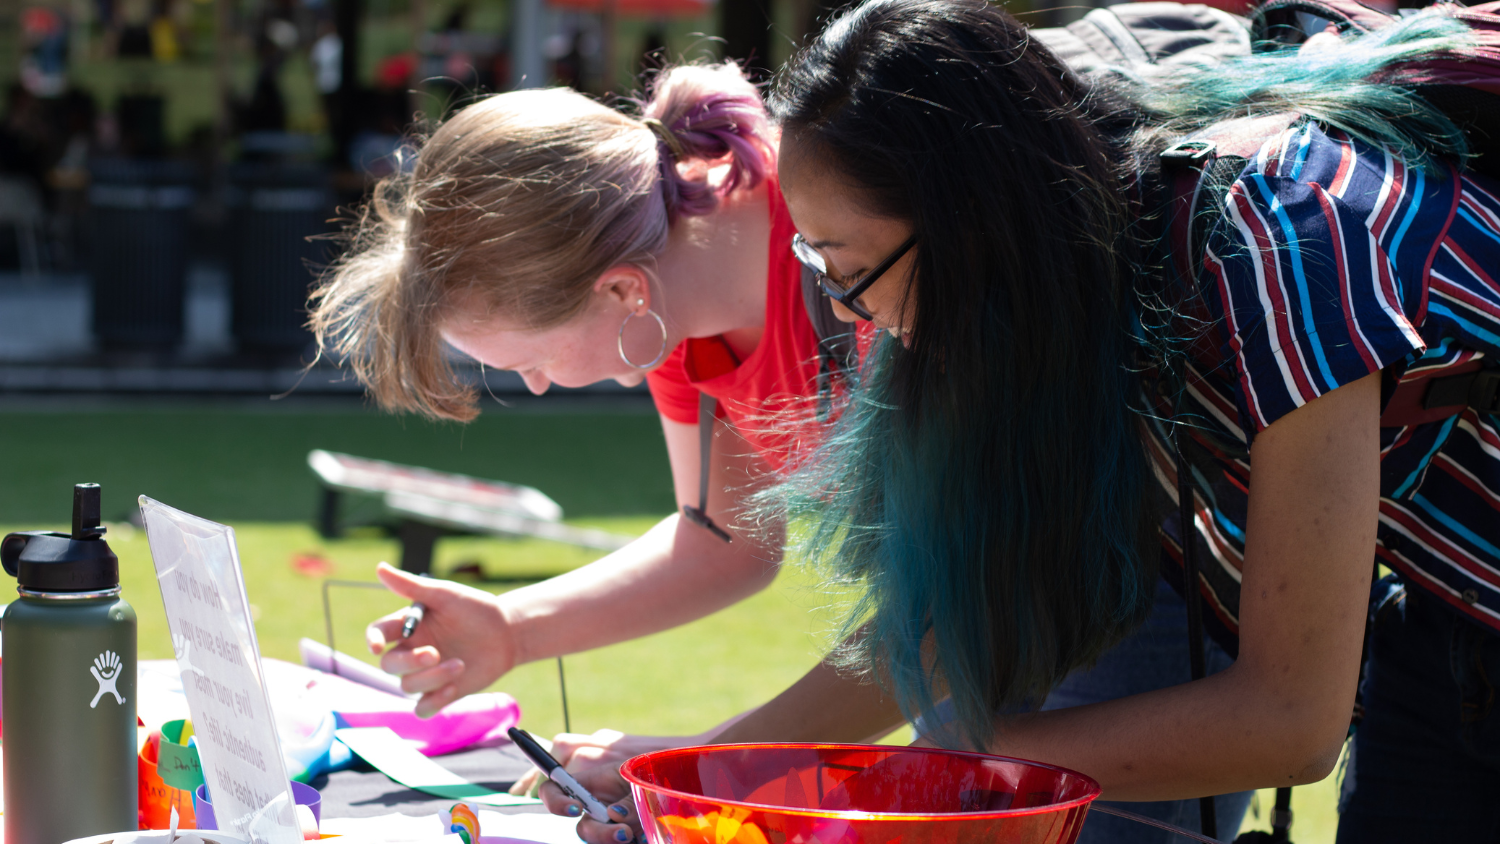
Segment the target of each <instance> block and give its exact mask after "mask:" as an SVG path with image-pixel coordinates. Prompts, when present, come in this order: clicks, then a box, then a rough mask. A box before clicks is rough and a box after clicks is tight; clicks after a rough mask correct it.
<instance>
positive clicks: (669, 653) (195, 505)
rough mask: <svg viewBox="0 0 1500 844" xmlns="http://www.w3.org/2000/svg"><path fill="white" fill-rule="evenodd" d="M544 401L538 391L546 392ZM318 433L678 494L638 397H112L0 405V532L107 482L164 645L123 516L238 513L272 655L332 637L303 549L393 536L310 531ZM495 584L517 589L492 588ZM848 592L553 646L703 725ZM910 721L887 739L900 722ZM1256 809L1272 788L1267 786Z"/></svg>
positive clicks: (822, 638)
mask: <svg viewBox="0 0 1500 844" xmlns="http://www.w3.org/2000/svg"><path fill="white" fill-rule="evenodd" d="M549 408H550V409H549ZM310 448H328V449H333V450H342V451H348V452H351V453H354V454H359V455H362V456H369V457H379V458H383V459H388V460H395V461H398V462H409V463H416V464H420V465H428V466H432V467H434V468H440V469H446V470H450V471H464V472H469V473H471V474H475V475H479V476H481V477H491V478H498V479H503V480H509V481H515V482H520V483H528V484H531V485H535V486H537V487H538V488H540V489H542V490H543V491H545V492H547V493H548V494H549V495H551V496H552V497H554V498H555V499H557V500H558V502H559V503H561V504H562V505H563V507H564V508H565V510H566V512H567V513H568V516H569V521H570V522H572V523H575V524H581V525H588V526H592V527H600V528H604V529H608V530H613V531H618V532H621V533H631V534H635V533H640V532H642V531H644V530H645V529H646V528H648V527H649V526H650V525H651V524H652V523H653V522H654V521H655V520H656V519H658V518H660V516H661V514H664V513H667V512H670V510H671V508H672V495H671V488H670V480H669V477H668V474H667V467H666V459H665V454H664V448H663V446H662V440H661V433H660V428H659V426H658V424H657V422H656V419H655V417H654V415H653V414H651V413H650V412H649V411H645V412H643V411H642V410H641V409H639V408H637V409H630V410H623V411H622V410H619V409H608V408H599V407H597V406H588V407H580V406H577V405H568V404H566V403H563V404H553V405H529V404H528V405H523V406H521V407H519V408H515V409H510V410H500V411H490V412H487V413H486V414H485V415H484V416H482V417H481V418H480V420H478V421H477V422H476V423H474V424H473V425H471V426H469V427H467V428H461V427H458V426H445V425H432V424H429V423H425V422H419V421H416V420H412V419H404V420H403V419H397V418H392V417H388V416H383V415H379V414H375V413H372V412H370V411H367V410H365V409H362V408H359V407H358V406H307V405H292V406H290V407H286V408H278V409H274V410H272V409H261V408H247V407H245V406H244V405H243V404H240V403H235V404H230V405H210V406H204V405H177V404H170V405H160V406H139V407H126V408H123V409H112V408H110V407H108V406H103V405H93V406H89V405H80V406H78V407H66V408H58V407H32V408H30V409H5V408H0V478H3V481H0V525H3V527H0V530H3V531H10V530H19V529H36V528H49V527H50V528H53V529H58V528H60V527H61V526H62V524H63V523H64V521H65V520H66V518H67V515H68V513H67V508H68V507H69V504H70V501H71V497H70V492H69V487H70V485H71V484H72V483H74V482H77V481H98V482H100V483H102V484H103V485H104V494H105V514H106V516H107V517H108V518H109V519H111V520H112V524H111V530H110V534H109V538H110V542H111V546H112V547H113V548H114V549H115V551H116V553H117V554H119V557H120V564H121V572H122V580H123V582H124V586H125V596H126V598H127V599H128V600H129V601H130V602H131V603H132V604H133V605H134V606H135V608H136V610H137V613H138V615H139V617H140V654H141V658H143V659H161V658H169V657H170V656H171V646H170V643H169V640H168V636H167V629H166V620H165V617H164V616H163V614H162V609H161V597H160V593H159V592H158V590H157V586H156V583H155V578H154V572H153V568H152V565H151V559H150V555H149V551H148V548H147V545H146V540H145V535H144V532H142V531H139V530H136V529H134V528H132V527H131V526H130V525H129V524H128V523H126V522H124V517H125V516H126V515H127V514H128V513H129V511H130V509H131V507H132V506H133V501H134V497H135V495H137V494H140V493H146V494H149V495H151V496H152V497H154V498H157V499H159V500H161V501H164V502H166V503H168V504H171V505H173V506H177V507H180V508H182V509H185V510H188V511H190V512H194V513H197V514H199V515H202V516H205V517H207V518H211V519H215V520H218V521H223V522H225V523H228V524H230V525H232V526H234V528H235V531H236V537H237V540H238V546H239V551H240V558H241V561H242V565H243V568H244V574H245V583H246V592H247V594H248V595H249V598H250V601H251V603H252V605H253V606H254V612H255V614H256V616H257V621H256V629H257V634H258V637H259V641H260V647H261V651H262V653H263V654H264V655H265V656H267V657H274V658H277V659H286V660H291V661H296V660H297V658H298V656H297V640H298V639H299V638H301V637H304V636H306V637H309V638H313V639H317V640H319V641H322V640H324V638H325V633H324V618H323V606H322V590H321V588H320V587H321V581H320V580H318V579H314V578H310V577H306V576H304V575H301V574H298V573H297V572H296V571H295V570H294V568H293V567H292V565H291V560H292V559H293V557H295V556H297V555H303V554H317V555H319V556H321V557H323V558H325V559H327V560H328V561H329V562H331V563H332V565H333V572H332V574H331V577H332V578H335V579H341V580H357V581H366V582H369V581H373V579H374V575H373V572H374V568H375V564H376V563H377V562H378V561H380V560H391V561H394V560H395V559H396V558H397V556H398V553H399V550H398V546H397V544H396V543H395V542H394V541H393V540H391V539H389V538H386V537H385V536H383V535H381V534H380V533H379V532H378V531H375V530H370V529H366V530H356V531H354V532H352V533H351V535H350V536H348V537H347V538H343V539H338V540H333V541H328V540H324V539H322V538H320V537H319V536H318V535H317V534H316V533H315V532H314V531H313V530H312V528H311V527H310V525H309V524H308V523H309V521H310V519H311V516H312V514H313V511H314V508H315V506H316V503H317V500H318V498H317V489H316V486H315V483H314V480H313V478H312V476H311V474H310V472H309V471H308V470H307V468H306V464H305V462H304V459H305V455H306V452H307V450H308V449H310ZM596 556H598V555H597V552H590V551H585V550H583V549H576V548H571V547H567V546H562V545H558V544H555V543H547V542H542V541H538V540H505V539H490V538H454V539H447V540H444V541H443V542H441V543H440V544H439V546H438V553H437V559H436V564H435V565H436V570H437V572H438V573H439V574H440V575H441V574H442V573H443V572H445V571H448V570H451V569H452V568H453V567H454V566H456V565H459V564H463V563H471V562H477V563H478V564H479V565H480V566H481V568H482V569H483V570H484V572H485V574H486V575H488V576H490V577H494V578H506V577H518V576H541V575H546V574H550V573H556V572H561V571H566V570H568V569H571V568H574V567H576V566H579V565H582V564H584V563H587V562H589V561H590V560H592V559H594V558H595V557H596ZM489 588H492V589H494V590H497V591H498V590H499V589H502V588H510V587H509V586H508V585H507V586H491V587H489ZM402 605H403V602H402V601H400V600H399V599H396V598H395V597H394V596H392V595H390V594H388V593H385V592H382V591H376V590H368V589H359V588H343V587H340V588H334V589H333V590H332V591H331V606H332V611H333V612H332V620H333V630H334V638H335V642H336V644H337V645H338V647H339V648H340V650H343V651H345V652H347V653H353V654H356V655H358V656H360V657H362V658H366V659H369V656H368V654H366V653H364V651H363V647H362V642H363V629H364V626H365V624H366V623H367V622H368V621H370V620H371V619H373V618H376V617H377V616H379V615H382V614H385V613H388V612H391V611H393V610H396V609H398V608H400V607H401V606H402ZM839 606H841V599H840V596H838V595H834V594H829V593H825V592H823V591H822V590H820V589H819V588H818V586H817V583H816V581H814V580H812V579H810V577H809V576H808V575H807V574H806V573H804V572H802V571H800V570H798V569H797V568H795V567H788V569H787V570H786V571H785V572H784V573H783V575H782V576H781V577H780V578H779V579H778V580H777V581H776V583H775V584H774V585H773V586H772V587H771V588H770V589H768V590H766V591H765V592H763V593H761V594H760V595H757V596H755V597H753V598H751V599H750V600H747V601H745V602H742V603H741V604H739V605H737V606H734V607H731V608H729V609H727V610H724V611H722V612H719V613H716V614H714V615H711V616H709V617H707V618H704V619H701V620H699V621H697V622H694V623H692V624H689V625H686V626H683V627H680V628H677V629H675V630H671V631H667V632H664V633H660V634H657V635H654V636H649V637H646V638H644V639H639V640H636V641H633V642H627V643H623V644H620V645H615V646H612V647H608V648H602V649H599V650H596V651H590V652H587V653H582V654H577V655H574V656H570V657H568V658H567V659H566V660H565V666H566V671H567V681H568V698H569V704H570V714H571V717H572V727H573V729H574V730H575V731H581V732H591V731H593V730H596V729H600V728H604V727H610V728H615V729H620V730H625V731H629V732H639V733H651V734H679V733H696V732H699V731H701V730H704V729H706V728H708V727H710V726H712V725H714V724H715V723H718V722H719V721H721V720H723V719H724V718H727V717H729V716H730V715H733V714H735V713H736V712H739V711H741V710H743V709H745V708H747V707H749V706H753V705H756V704H758V703H761V702H763V701H765V700H766V699H768V698H769V697H771V696H773V695H774V694H776V693H777V692H779V691H781V690H782V689H783V688H785V687H786V685H787V684H789V683H790V682H792V681H793V680H795V679H796V678H797V677H799V676H801V674H802V673H803V672H804V671H806V670H807V669H808V668H809V667H811V666H812V665H813V664H814V663H815V662H816V661H817V659H818V658H819V656H820V655H821V654H822V652H823V650H824V648H825V647H826V644H827V642H828V636H829V634H830V632H831V629H832V625H833V623H834V622H835V620H836V616H837V612H838V607H839ZM494 688H495V689H496V690H501V691H505V692H508V693H510V694H512V695H514V696H515V697H516V698H517V700H519V701H520V703H521V706H522V711H523V713H524V722H525V724H526V725H527V726H528V727H529V728H531V729H533V730H535V731H537V732H539V733H541V734H543V735H551V734H553V733H556V732H559V731H561V730H562V728H563V716H562V709H561V702H560V699H559V694H558V683H557V667H556V664H555V663H554V662H544V663H534V664H531V665H527V666H522V667H521V668H519V669H517V670H516V671H514V672H512V673H511V674H510V675H508V676H507V677H505V678H503V679H502V680H501V681H500V682H498V683H497V684H495V686H494ZM908 736H909V733H907V732H906V731H903V732H901V733H898V734H897V735H896V736H893V737H892V739H890V740H892V741H901V740H906V739H907V738H908ZM1334 795H1335V788H1334V781H1333V778H1329V779H1328V780H1326V781H1324V782H1323V783H1319V784H1317V785H1315V786H1310V787H1304V788H1299V789H1297V790H1296V792H1295V797H1294V804H1293V808H1294V811H1295V813H1296V825H1295V836H1294V838H1295V840H1296V841H1297V842H1298V844H1325V843H1327V844H1331V842H1332V841H1333V837H1334V836H1333V833H1334V828H1335V826H1336V824H1337V816H1336V814H1335V813H1334V808H1333V807H1334ZM1259 802H1260V807H1261V809H1262V811H1261V812H1260V818H1261V820H1260V821H1259V822H1258V823H1257V822H1256V818H1255V817H1254V815H1252V816H1251V817H1248V818H1247V823H1246V828H1247V829H1248V828H1269V825H1268V823H1266V821H1265V820H1264V818H1265V817H1266V815H1267V813H1268V811H1269V809H1270V806H1271V804H1272V796H1271V794H1270V792H1263V793H1262V794H1261V795H1260V796H1259Z"/></svg>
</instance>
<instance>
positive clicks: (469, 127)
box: [312, 63, 818, 758]
mask: <svg viewBox="0 0 1500 844" xmlns="http://www.w3.org/2000/svg"><path fill="white" fill-rule="evenodd" d="M775 164H776V161H775V145H774V139H773V137H772V136H771V134H770V130H769V128H768V123H767V119H766V113H765V109H764V106H763V105H762V102H761V98H760V95H759V93H758V92H757V91H756V89H755V88H754V87H753V86H752V85H751V84H750V83H749V82H748V81H746V80H745V78H744V76H743V75H742V74H741V72H740V70H739V68H738V67H737V66H735V65H733V64H727V63H726V64H723V65H718V66H713V67H707V66H684V67H677V68H673V69H671V70H668V71H665V72H663V73H662V74H661V75H660V76H658V77H657V81H656V84H655V85H654V87H653V89H652V92H651V94H650V96H649V98H648V99H647V100H646V101H645V102H644V103H642V104H641V105H640V110H639V116H631V115H627V114H625V113H623V112H621V111H617V110H614V109H611V108H607V107H605V106H603V105H600V104H598V103H596V102H594V101H592V100H590V99H588V98H586V97H584V96H582V95H580V94H578V93H575V92H573V91H569V90H565V89H552V90H540V91H519V92H513V93H507V94H500V95H497V96H493V97H489V98H486V99H484V100H481V101H479V102H477V103H475V104H474V105H471V106H469V107H468V108H465V109H464V110H462V111H460V112H459V113H458V114H456V115H455V116H454V117H453V118H452V119H450V120H449V121H448V122H446V123H445V124H443V125H442V126H441V127H439V128H438V129H437V130H436V131H435V132H434V133H433V134H432V136H431V137H430V138H429V139H428V140H427V141H426V142H425V143H424V144H423V145H422V147H421V149H420V151H419V153H418V155H417V159H416V163H415V168H414V170H413V172H412V173H411V174H410V175H409V176H405V177H398V178H397V179H395V180H392V181H388V182H387V183H384V184H382V186H381V187H380V189H379V190H378V191H377V200H376V201H375V202H374V203H372V204H371V206H370V208H369V209H368V210H367V212H366V214H365V217H364V219H363V220H362V221H361V224H360V225H359V226H358V228H357V230H356V232H357V233H356V235H355V240H354V248H353V249H352V250H351V252H350V255H349V256H348V257H347V258H346V259H344V260H343V261H342V262H341V263H340V264H339V265H337V266H336V267H334V268H333V270H332V271H331V272H330V273H329V275H328V276H327V279H326V281H325V282H324V284H323V285H322V286H321V288H320V289H319V290H318V291H317V292H316V293H315V295H314V304H313V317H312V322H313V326H314V329H315V331H316V333H317V336H318V339H319V343H320V344H321V347H322V348H323V349H324V350H325V351H328V352H330V353H333V354H334V355H336V356H337V357H339V358H341V359H342V360H343V361H344V362H345V363H346V364H347V365H348V366H350V367H351V368H352V369H353V371H354V372H355V373H356V374H357V375H358V377H359V378H360V379H361V380H362V381H363V382H364V383H365V384H366V385H367V386H368V387H369V389H370V391H371V393H372V394H373V395H374V397H375V398H376V399H377V400H378V402H379V403H380V404H381V405H382V406H384V407H386V408H388V409H395V410H406V411H415V412H419V413H422V414H425V415H427V416H430V417H434V418H439V419H454V420H468V419H471V418H473V417H474V416H475V415H476V414H477V412H478V411H477V408H476V406H475V399H476V396H475V392H474V390H473V388H472V387H470V386H468V385H466V384H465V383H463V382H462V381H461V380H459V379H458V378H457V377H456V376H455V373H454V371H453V370H452V368H451V367H450V365H449V363H448V359H447V357H446V356H445V350H446V348H447V347H449V346H451V347H453V348H456V349H458V350H459V351H461V352H462V353H464V354H466V355H468V356H469V357H471V358H474V359H475V360H478V361H480V362H482V363H484V364H485V365H486V366H489V367H493V368H497V369H509V370H512V371H515V372H517V373H519V374H520V375H521V377H522V378H523V379H525V382H526V385H527V386H528V387H529V388H530V389H531V391H532V392H533V393H536V394H538V395H540V394H541V393H544V392H546V391H547V389H548V388H549V387H550V386H551V385H553V384H558V385H561V386H565V387H577V386H582V385H585V384H589V383H593V382H596V381H602V380H604V379H607V378H613V379H615V380H617V381H619V382H620V383H622V384H625V385H635V384H639V383H641V381H642V380H645V381H647V382H648V384H649V386H650V389H651V393H652V396H653V398H654V400H655V402H656V406H657V409H658V410H659V412H660V414H661V420H662V429H663V432H664V434H665V437H666V444H667V453H668V456H669V458H670V460H671V463H672V477H673V482H674V484H675V488H676V491H677V500H678V502H679V505H680V506H682V507H683V508H684V510H685V511H688V512H689V513H690V514H691V515H693V516H695V517H696V519H697V523H695V521H694V519H692V518H688V517H685V516H684V515H682V514H677V515H672V516H669V517H667V518H666V519H664V520H662V522H661V523H660V524H658V525H656V526H655V527H654V528H652V529H651V530H650V531H649V532H647V533H646V534H645V535H644V536H642V537H641V538H640V539H638V540H637V541H635V542H633V543H631V544H630V545H629V546H627V547H625V548H623V549H621V550H620V551H617V552H615V553H613V554H610V555H609V556H607V557H605V558H603V559H601V560H599V561H598V562H596V563H593V564H592V565H589V566H587V567H585V568H582V569H579V570H576V571H573V572H570V573H568V574H565V575H562V576H559V577H556V578H553V579H551V580H548V581H545V582H543V583H539V584H536V585H533V586H528V587H526V588H523V589H518V590H515V591H512V592H508V593H506V594H504V595H500V596H493V595H490V594H488V593H485V592H481V591H479V590H475V589H470V588H467V587H464V586H460V585H457V584H453V583H447V582H442V581H436V580H419V579H417V578H414V577H412V576H410V575H407V574H405V573H404V572H400V571H397V570H395V569H392V568H391V567H389V566H382V567H381V569H380V572H379V576H380V578H381V579H382V581H383V582H384V583H385V584H386V585H387V586H388V587H389V588H390V589H392V590H393V591H395V592H397V593H399V594H401V595H402V596H404V597H407V598H409V599H412V600H420V601H422V602H423V603H424V604H426V607H427V614H426V618H425V619H424V621H423V624H422V626H421V627H420V628H419V629H418V631H417V633H416V634H415V635H414V636H413V637H412V638H411V639H408V640H405V641H402V640H400V638H399V629H400V626H401V621H400V618H399V616H390V617H387V618H384V619H380V620H378V621H376V622H375V623H373V624H372V625H371V626H370V628H369V634H368V637H369V645H370V647H371V649H372V651H374V652H376V653H380V652H382V651H385V648H386V647H387V646H388V645H389V644H390V643H396V644H395V647H392V648H391V649H390V650H389V651H385V652H384V656H383V658H382V665H383V667H384V668H385V669H386V670H388V671H391V672H393V673H396V674H399V675H402V676H403V685H404V686H405V688H406V689H407V690H408V691H411V692H420V693H421V694H422V697H421V699H420V701H419V703H418V712H419V713H422V714H431V713H433V712H436V711H437V710H438V709H440V708H442V707H443V706H445V705H447V704H449V703H451V702H453V701H454V700H456V699H457V698H459V697H461V696H463V695H466V694H470V693H472V692H476V691H479V690H481V689H483V688H485V687H487V686H489V685H490V684H491V683H492V682H494V681H495V680H496V679H498V678H499V677H501V676H503V675H504V674H506V673H507V672H508V671H510V670H511V669H512V668H514V667H516V666H518V665H521V664H523V663H526V662H530V661H533V660H538V659H544V658H549V657H554V656H558V655H561V654H568V653H574V652H577V651H582V650H587V649H590V648H597V647H601V646H604V645H608V644H612V643H615V642H620V641H624V640H627V639H632V638H635V637H639V636H644V635H647V634H649V633H654V632H657V631H660V630H665V629H667V628H670V627H674V626H676V625H680V624H684V623H686V622H689V621H692V620H693V619H696V618H700V617H702V616H704V615H707V614H709V613H711V612H714V611H716V610H719V609H722V608H724V607H726V606H729V605H730V604H733V603H735V602H737V601H740V600H743V599H745V598H746V597H748V596H750V595H752V594H754V593H756V592H758V591H759V590H761V589H763V588H765V587H766V586H767V585H768V584H769V583H770V582H771V581H772V580H773V579H774V578H775V577H776V573H777V569H778V566H779V563H780V558H781V549H780V545H779V539H778V537H777V536H775V535H774V534H772V535H770V536H769V537H768V536H764V535H761V534H760V533H757V534H756V535H754V536H751V535H741V534H739V533H738V532H736V530H735V528H734V527H733V524H732V521H733V519H732V514H733V513H734V512H735V511H736V510H737V509H738V508H739V506H740V499H741V496H742V495H744V494H746V493H747V492H748V491H749V490H752V489H753V488H754V483H753V481H754V479H755V478H757V477H761V476H764V475H765V474H766V473H767V471H768V470H773V469H775V468H776V467H778V466H779V465H780V464H781V463H782V462H783V461H784V460H785V459H786V457H787V455H788V454H789V453H790V452H791V450H792V449H794V448H795V447H796V444H797V441H798V439H799V435H798V433H797V432H796V430H795V428H796V426H795V425H794V426H791V428H792V429H791V430H789V429H788V427H787V426H786V425H785V421H784V414H782V415H781V416H779V417H778V418H779V420H780V421H779V422H778V426H777V430H775V431H772V430H768V427H767V426H765V425H762V424H760V423H759V422H758V420H761V419H764V418H766V417H768V416H769V415H771V414H773V413H777V414H781V412H782V411H785V410H787V409H788V408H796V407H797V406H798V405H799V404H802V403H804V402H807V400H808V399H809V398H810V397H812V396H814V395H815V393H816V382H817V377H818V350H817V336H816V334H815V332H814V330H813V328H812V326H811V324H810V323H809V321H808V318H807V316H806V312H805V308H804V305H803V302H802V298H801V296H802V294H801V281H800V280H801V269H800V266H799V264H798V262H797V260H796V258H795V257H794V256H793V254H792V251H791V249H790V244H791V241H792V235H793V234H794V232H793V229H792V224H791V220H790V218H789V217H788V215H787V211H786V206H785V204H784V203H783V201H782V199H781V193H780V190H779V188H778V185H777V182H776V178H775ZM700 392H701V393H702V394H706V395H708V396H710V397H712V398H713V399H715V400H717V406H718V410H717V422H715V423H714V425H715V427H716V428H722V431H721V432H720V433H719V435H716V436H714V437H713V446H712V452H711V455H710V466H709V472H708V480H709V483H708V490H709V492H708V495H707V500H706V506H703V507H702V510H703V511H706V512H703V513H701V514H700V513H699V512H698V510H697V508H699V507H700V506H701V505H700V489H699V477H700V474H699V473H700V466H701V460H700V438H699V418H700V405H699V396H700ZM641 741H645V742H648V743H651V744H652V745H653V746H661V745H662V744H665V743H668V742H671V741H677V742H681V743H686V742H688V741H689V739H688V738H686V737H684V738H681V739H677V740H667V739H646V740H640V739H633V738H632V739H624V740H623V741H621V740H620V737H619V734H608V735H607V736H600V737H597V738H596V739H594V742H593V743H595V744H603V745H611V744H613V745H614V746H613V747H612V748H608V749H605V750H601V749H600V748H598V747H593V748H591V750H590V751H589V752H590V753H593V754H594V755H595V757H596V758H597V757H598V756H599V755H600V754H603V755H605V756H606V757H607V756H608V755H612V754H617V753H623V754H625V755H630V754H631V753H633V752H636V751H637V750H639V749H642V747H644V745H641V744H640V742H641ZM570 752H571V748H568V749H567V751H566V752H565V753H564V755H565V756H566V755H567V754H568V753H570ZM585 755H587V754H585Z"/></svg>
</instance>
